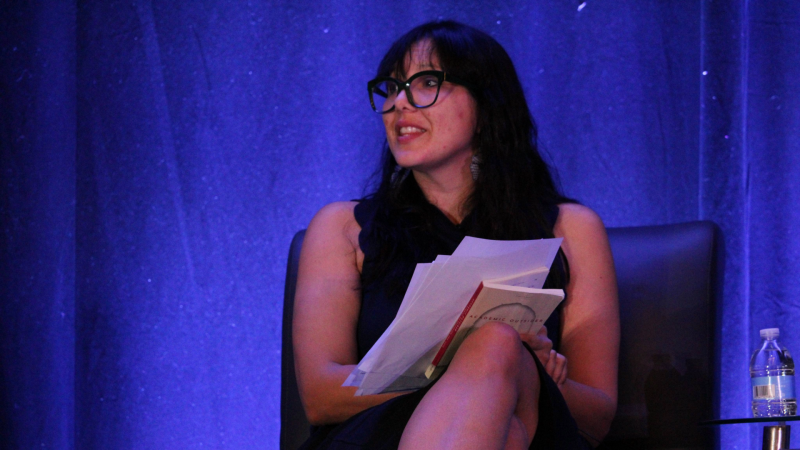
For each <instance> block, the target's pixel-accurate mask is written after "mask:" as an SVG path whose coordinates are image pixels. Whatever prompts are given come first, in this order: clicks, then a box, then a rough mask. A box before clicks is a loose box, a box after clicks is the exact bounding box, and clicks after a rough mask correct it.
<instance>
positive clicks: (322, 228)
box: [307, 202, 361, 246]
mask: <svg viewBox="0 0 800 450" xmlns="http://www.w3.org/2000/svg"><path fill="white" fill-rule="evenodd" d="M357 204H358V203H357V202H334V203H329V204H327V205H325V206H323V207H322V208H321V209H320V210H319V211H318V212H317V214H315V215H314V218H313V219H311V223H310V224H309V225H308V231H307V235H308V237H310V238H312V239H313V238H314V237H317V236H319V237H322V238H325V239H331V238H333V239H336V238H339V237H344V238H346V240H347V241H350V242H351V243H353V244H354V245H355V246H358V233H359V232H360V231H361V227H360V226H359V225H358V222H356V218H355V214H354V210H355V207H356V205H357Z"/></svg>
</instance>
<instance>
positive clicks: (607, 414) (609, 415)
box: [592, 398, 617, 442]
mask: <svg viewBox="0 0 800 450" xmlns="http://www.w3.org/2000/svg"><path fill="white" fill-rule="evenodd" d="M604 403H605V404H604V405H603V407H601V408H600V410H599V411H598V421H597V427H596V428H595V430H594V432H595V433H596V435H595V436H592V437H593V438H595V439H596V440H597V441H598V442H602V441H603V440H604V439H605V438H606V436H608V432H609V431H610V430H611V423H612V422H613V421H614V416H616V414H617V401H616V400H615V399H612V398H607V401H606V402H604Z"/></svg>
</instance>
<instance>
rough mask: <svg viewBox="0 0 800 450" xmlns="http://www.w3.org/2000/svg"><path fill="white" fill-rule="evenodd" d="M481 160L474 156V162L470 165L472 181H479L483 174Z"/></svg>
mask: <svg viewBox="0 0 800 450" xmlns="http://www.w3.org/2000/svg"><path fill="white" fill-rule="evenodd" d="M480 163H481V159H480V158H478V155H472V162H471V163H470V164H469V171H470V173H472V181H477V180H478V175H480V173H481V167H480Z"/></svg>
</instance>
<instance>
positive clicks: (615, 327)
mask: <svg viewBox="0 0 800 450" xmlns="http://www.w3.org/2000/svg"><path fill="white" fill-rule="evenodd" d="M553 231H554V234H555V235H556V236H558V237H563V238H564V243H563V245H562V248H563V250H564V253H565V254H566V256H567V259H568V261H569V269H570V282H569V285H568V286H567V288H566V292H567V300H566V304H565V305H564V309H563V314H562V317H561V320H562V329H561V348H560V351H561V353H563V354H564V356H566V358H567V360H568V361H569V371H568V378H567V380H566V381H565V382H564V384H562V385H561V386H560V387H561V392H562V394H563V395H564V399H565V400H566V401H567V405H568V406H569V409H570V412H571V413H572V415H573V417H575V421H576V422H577V423H578V428H579V429H580V430H581V431H582V432H583V433H584V434H585V435H586V436H587V437H588V438H589V440H590V441H592V442H593V443H594V444H595V445H596V444H597V443H598V442H596V440H600V439H602V438H603V437H605V435H606V434H607V433H608V429H609V427H610V426H611V420H612V419H613V418H614V413H615V411H616V408H617V364H618V359H619V303H618V299H617V281H616V274H615V272H614V262H613V259H612V256H611V249H610V247H609V244H608V236H607V234H606V230H605V227H604V226H603V223H602V221H601V220H600V218H599V217H598V216H597V215H596V214H595V213H594V212H593V211H591V210H590V209H589V208H586V207H584V206H580V205H574V204H565V205H561V211H560V214H559V218H558V222H557V223H556V226H555V228H554V230H553Z"/></svg>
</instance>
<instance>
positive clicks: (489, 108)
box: [370, 21, 574, 272]
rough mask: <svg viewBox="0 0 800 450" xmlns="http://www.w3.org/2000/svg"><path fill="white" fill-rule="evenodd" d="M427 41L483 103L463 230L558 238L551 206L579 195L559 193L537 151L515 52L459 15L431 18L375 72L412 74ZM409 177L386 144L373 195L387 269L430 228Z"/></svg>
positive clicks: (507, 236) (513, 236)
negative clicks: (412, 60) (415, 56)
mask: <svg viewBox="0 0 800 450" xmlns="http://www.w3.org/2000/svg"><path fill="white" fill-rule="evenodd" d="M422 41H428V42H430V44H431V47H430V49H431V55H430V56H431V58H433V57H434V55H435V57H437V58H438V62H439V65H440V67H441V70H444V71H445V72H448V73H452V74H453V75H457V76H458V77H459V78H462V79H464V80H465V81H467V82H469V84H470V87H469V88H468V89H469V91H470V93H471V95H472V96H473V98H474V99H475V100H476V102H477V109H478V120H477V127H476V130H477V131H476V135H475V142H474V144H475V145H474V148H475V149H476V156H477V157H478V159H479V161H480V163H479V174H478V177H477V179H476V181H475V186H474V191H473V192H472V194H471V196H470V197H469V198H468V200H467V204H466V206H467V211H470V217H469V220H470V223H469V224H468V226H467V227H466V229H465V231H466V232H467V233H468V234H469V235H472V236H476V237H482V238H488V239H503V240H508V239H532V238H546V237H553V229H552V227H553V223H552V218H551V216H552V214H551V212H552V211H553V208H554V207H555V205H558V204H559V203H564V202H574V200H571V199H569V198H566V197H565V196H563V195H562V194H561V193H560V192H559V190H558V189H557V188H556V185H555V183H554V182H553V177H552V176H551V173H550V169H549V168H548V166H547V164H546V163H545V161H544V160H543V159H542V157H541V155H540V154H539V150H538V146H537V133H536V125H535V123H534V121H533V117H532V116H531V113H530V110H529V108H528V104H527V102H526V100H525V94H524V92H523V89H522V85H521V84H520V81H519V78H518V77H517V72H516V69H515V68H514V64H513V63H512V62H511V58H509V56H508V54H507V53H506V51H505V50H504V49H503V47H502V46H500V44H499V43H497V41H495V40H494V38H492V37H491V36H489V35H488V34H486V33H484V32H482V31H480V30H477V29H475V28H472V27H470V26H467V25H464V24H461V23H458V22H453V21H441V22H430V23H426V24H423V25H420V26H418V27H416V28H414V29H412V30H411V31H409V32H408V33H406V34H404V35H403V36H402V37H400V38H399V39H398V40H397V41H395V43H394V44H392V46H391V48H390V49H389V51H388V52H387V53H386V55H385V56H384V57H383V60H382V61H381V62H380V65H379V66H378V72H377V76H389V75H393V74H394V75H395V76H404V75H406V74H405V70H406V67H405V64H406V56H407V55H408V54H409V52H410V51H411V49H412V47H413V46H414V44H417V43H419V42H422ZM403 175H404V173H403V171H402V170H401V171H400V172H398V171H397V162H396V161H395V159H394V157H393V156H392V154H391V152H390V151H389V147H388V145H387V144H384V150H383V161H382V167H381V170H380V182H379V184H378V186H377V190H376V191H375V193H374V194H372V195H371V196H370V197H371V198H372V199H373V200H375V201H376V203H377V205H378V206H377V211H376V214H375V217H374V221H373V222H374V223H373V228H374V230H373V232H375V233H377V234H378V236H376V237H379V238H380V239H381V240H382V241H383V243H382V244H381V247H382V249H381V251H380V252H379V253H380V258H378V259H379V260H380V264H379V265H380V266H382V267H384V268H387V267H389V266H390V265H391V262H392V259H393V258H394V256H395V255H396V254H397V253H398V252H402V251H404V250H403V249H408V248H414V247H415V245H408V244H411V241H410V240H418V239H419V236H420V235H424V234H425V233H427V232H429V231H430V229H429V226H430V222H429V216H430V214H428V213H426V211H429V207H430V205H427V202H426V201H425V198H424V195H423V194H422V192H421V191H420V190H419V187H418V186H417V185H416V182H415V181H414V177H413V176H407V177H403ZM401 179H402V180H403V181H402V182H398V180H401ZM398 218H402V220H398ZM380 271H381V270H379V272H380Z"/></svg>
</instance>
